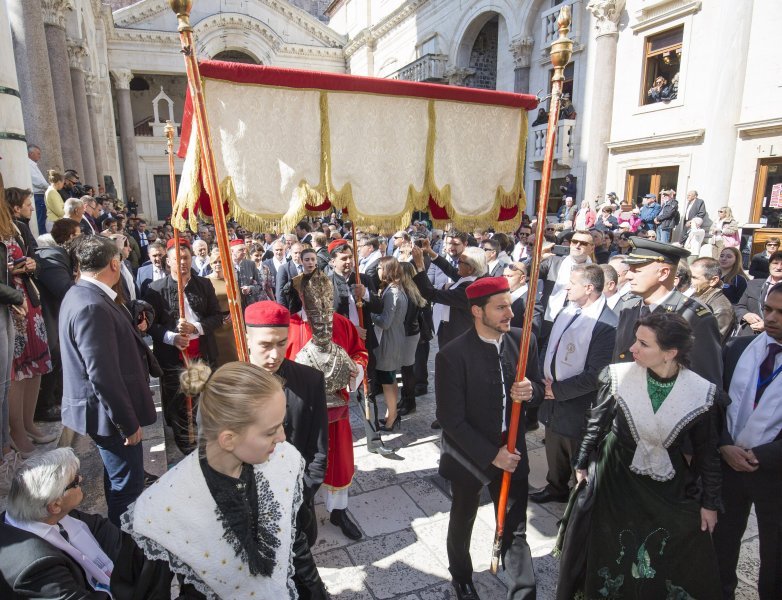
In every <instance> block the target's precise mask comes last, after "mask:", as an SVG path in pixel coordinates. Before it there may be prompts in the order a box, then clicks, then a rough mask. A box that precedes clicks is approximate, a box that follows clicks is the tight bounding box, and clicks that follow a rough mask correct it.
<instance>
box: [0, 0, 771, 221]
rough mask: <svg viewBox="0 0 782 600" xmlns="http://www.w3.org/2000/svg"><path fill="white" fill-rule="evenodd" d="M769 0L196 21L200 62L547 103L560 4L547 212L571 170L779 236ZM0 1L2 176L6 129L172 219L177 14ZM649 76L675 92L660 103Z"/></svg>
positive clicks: (584, 184)
mask: <svg viewBox="0 0 782 600" xmlns="http://www.w3.org/2000/svg"><path fill="white" fill-rule="evenodd" d="M776 2H777V0H742V1H741V2H736V3H731V4H732V8H731V10H729V11H725V10H722V9H721V8H720V5H721V3H719V2H704V1H703V0H460V1H459V2H455V1H454V2H451V1H444V0H332V1H331V2H328V1H327V0H291V1H286V0H220V1H219V2H218V1H217V0H198V1H196V2H194V9H193V14H192V22H193V24H194V29H195V35H196V39H197V48H196V50H197V53H198V55H199V56H202V57H209V58H220V59H225V60H238V61H243V62H252V63H261V64H266V65H275V66H284V67H294V68H296V67H299V68H308V69H319V70H326V71H333V72H349V73H353V74H358V75H371V76H377V77H393V78H399V79H408V80H415V81H428V82H438V83H445V84H450V85H466V86H475V87H487V88H494V89H498V90H508V91H518V92H526V93H533V94H538V95H539V96H540V97H541V98H543V101H542V103H541V106H542V107H544V108H547V102H548V101H547V98H546V96H547V94H548V91H549V89H550V76H551V63H550V60H549V56H548V54H549V48H550V45H551V43H552V41H553V40H554V39H556V37H557V26H556V19H557V15H558V13H559V10H560V9H561V7H562V5H563V4H569V5H571V8H572V15H573V22H572V26H571V31H570V37H571V39H573V41H574V52H573V58H572V62H571V64H570V65H569V66H568V67H567V69H566V73H565V75H566V81H565V91H566V92H568V93H569V94H570V95H571V99H572V102H573V105H574V107H575V110H576V113H577V116H576V118H575V119H563V120H561V121H560V124H559V128H558V131H557V144H556V149H555V155H554V158H555V162H554V170H553V179H554V181H553V185H552V190H554V193H552V196H551V204H550V207H551V209H552V210H554V209H555V208H556V204H557V202H558V200H559V198H558V195H557V191H558V188H559V183H560V181H561V180H562V179H563V178H564V176H565V175H566V174H568V173H571V174H573V175H574V176H575V177H576V180H577V184H578V194H577V200H578V201H581V200H583V199H584V198H590V199H593V198H595V197H597V196H599V195H603V194H605V193H606V192H609V191H613V192H616V193H617V194H618V195H619V196H620V198H624V199H627V200H629V201H634V200H637V199H638V198H639V197H640V196H642V195H643V194H645V193H648V192H652V193H657V192H659V190H660V189H662V188H663V187H672V188H674V189H676V190H679V192H680V193H681V195H680V198H683V197H684V193H685V192H686V190H687V189H690V188H694V189H697V190H698V192H699V194H700V196H701V197H703V198H704V199H705V200H706V203H707V206H708V208H709V211H710V213H711V214H712V215H716V211H717V208H718V207H720V206H722V205H725V204H729V205H730V206H731V207H732V208H733V210H734V214H735V215H736V218H737V219H739V221H742V222H764V223H765V224H766V225H767V227H768V228H771V229H770V230H771V231H773V229H778V230H779V231H780V232H782V223H780V217H782V199H779V192H780V191H782V190H780V186H779V185H777V184H782V159H780V149H782V120H781V119H780V116H779V110H778V107H779V106H780V105H782V85H780V83H781V82H782V66H780V62H779V61H774V60H769V58H768V56H770V55H773V50H772V44H773V42H772V40H773V39H774V38H775V32H776V31H779V29H780V27H781V26H782V13H781V12H780V11H779V10H777V9H776ZM734 4H735V6H733V5H734ZM0 7H3V8H4V9H5V11H6V15H4V16H5V17H6V18H7V19H8V22H9V24H10V30H9V29H7V28H6V26H4V25H3V22H2V21H1V20H0V50H3V49H5V48H6V47H8V46H9V44H12V43H13V56H14V58H15V62H14V65H15V68H9V64H10V63H11V62H13V61H11V60H10V59H9V55H8V53H7V52H2V53H0V87H2V88H3V89H5V88H8V89H12V90H18V91H19V94H18V95H16V96H14V95H13V94H0V107H2V108H3V111H2V112H0V114H2V117H0V130H2V131H4V132H8V133H10V134H11V135H10V136H9V135H5V136H2V135H0V150H3V151H2V152H0V156H3V158H4V160H3V162H2V163H0V164H1V165H2V167H3V172H4V175H6V178H8V175H7V174H6V172H7V166H10V165H12V164H13V165H16V164H17V163H18V164H20V165H21V164H25V163H24V160H23V159H24V158H26V157H24V156H23V155H24V148H23V146H24V143H23V141H18V140H16V141H15V140H14V134H15V135H16V137H17V138H24V139H26V140H28V141H30V142H33V143H36V144H38V145H40V146H41V148H42V150H43V154H44V159H43V160H42V163H43V164H44V165H45V166H58V167H61V168H64V167H75V168H77V169H78V170H79V171H80V173H81V174H82V179H83V180H84V181H99V182H102V183H105V184H106V185H109V186H111V185H113V186H114V187H115V189H116V191H117V193H118V194H119V195H120V196H121V197H124V198H130V197H133V198H134V199H136V200H137V201H138V202H139V203H140V207H141V211H142V212H143V213H144V214H145V215H147V216H148V217H150V218H152V219H156V218H158V217H160V216H163V215H164V214H165V212H166V207H167V205H168V203H169V202H170V200H169V198H168V191H167V190H168V185H167V183H166V181H167V179H166V177H167V166H166V158H165V155H164V152H163V150H164V146H165V141H164V139H163V138H162V126H163V123H164V122H165V120H167V119H169V118H172V117H173V120H174V121H175V122H177V123H178V122H179V120H180V119H181V114H182V105H183V101H184V96H185V89H186V81H185V78H184V65H183V61H182V57H181V54H180V52H179V40H178V36H177V34H176V31H175V29H176V21H175V17H174V15H173V13H171V11H170V9H169V8H168V3H167V1H166V0H140V1H135V2H133V1H131V0H112V2H111V3H110V4H105V3H103V2H101V0H29V1H28V0H0ZM14 65H11V66H14ZM658 78H662V80H665V84H664V86H663V87H664V88H665V91H664V92H663V87H660V88H659V90H658V91H655V90H652V89H651V88H653V87H654V81H655V80H658ZM662 95H664V96H665V97H664V98H663V97H661V96H662ZM653 96H654V98H653ZM6 107H7V110H6ZM20 116H21V117H22V118H20ZM534 118H535V115H531V117H530V123H532V121H534ZM21 121H23V123H22V122H21ZM0 133H2V132H0ZM545 141H546V125H545V124H542V125H532V124H530V132H529V137H528V145H527V164H526V184H525V185H526V192H527V197H528V198H536V197H537V190H538V189H539V185H540V170H541V167H542V163H543V149H544V147H545ZM6 148H7V150H6ZM20 151H21V154H20ZM20 156H21V158H19V157H20ZM6 157H8V158H6ZM14 157H16V158H14ZM6 160H9V162H6ZM13 171H14V174H13V175H12V176H11V178H12V179H13V178H14V177H20V176H21V175H19V172H20V170H19V169H18V168H16V167H14V169H13ZM774 186H777V187H774ZM774 190H777V191H776V192H775V191H774ZM774 194H776V195H774ZM772 196H773V200H772ZM777 206H778V207H779V208H777Z"/></svg>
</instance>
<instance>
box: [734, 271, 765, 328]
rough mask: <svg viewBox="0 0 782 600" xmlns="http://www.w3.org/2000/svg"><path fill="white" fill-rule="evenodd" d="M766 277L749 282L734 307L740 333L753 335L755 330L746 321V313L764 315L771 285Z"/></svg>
mask: <svg viewBox="0 0 782 600" xmlns="http://www.w3.org/2000/svg"><path fill="white" fill-rule="evenodd" d="M767 279H768V278H766V279H753V280H752V281H749V282H747V289H746V290H744V293H743V294H742V295H741V298H740V299H739V301H738V302H737V303H736V305H735V306H734V307H733V310H735V311H736V319H737V320H738V323H739V333H738V335H748V336H753V335H755V332H754V331H752V328H751V327H750V326H749V324H748V323H746V321H743V319H744V315H746V314H747V313H753V314H756V315H758V316H759V317H761V318H762V317H763V304H764V303H765V302H766V294H767V293H768V290H769V288H770V287H771V286H770V284H769V282H768V280H767Z"/></svg>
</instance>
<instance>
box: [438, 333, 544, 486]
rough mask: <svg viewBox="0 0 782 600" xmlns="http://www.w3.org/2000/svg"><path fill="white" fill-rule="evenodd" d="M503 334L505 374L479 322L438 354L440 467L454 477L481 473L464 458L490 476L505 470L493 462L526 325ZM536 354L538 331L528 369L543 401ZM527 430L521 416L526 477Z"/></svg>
mask: <svg viewBox="0 0 782 600" xmlns="http://www.w3.org/2000/svg"><path fill="white" fill-rule="evenodd" d="M503 338H504V340H503V343H502V365H503V369H502V377H501V376H500V375H501V374H500V365H499V357H498V355H497V349H496V347H495V346H494V345H493V344H489V343H486V342H484V341H483V340H481V338H479V337H478V333H477V331H476V330H475V328H474V327H472V328H470V330H469V331H467V332H465V333H463V334H462V335H460V336H459V337H457V338H456V339H454V340H453V341H452V342H451V343H449V344H447V345H446V346H444V347H442V348H440V351H439V352H438V353H437V357H436V358H435V397H436V399H437V420H438V421H439V422H440V425H442V428H443V441H444V445H443V452H442V455H441V457H440V468H439V472H440V475H442V476H443V477H445V478H446V479H448V480H450V481H452V482H455V483H456V482H460V483H464V484H469V485H474V484H475V481H476V477H475V476H474V475H473V474H472V473H471V472H470V470H469V469H468V468H466V467H465V466H464V464H463V462H464V461H468V463H469V464H471V465H472V466H473V467H474V469H476V470H478V471H481V472H482V473H483V474H484V475H485V477H486V478H487V479H495V478H498V477H500V476H501V475H502V471H501V470H500V469H498V468H497V467H495V466H494V465H492V461H493V460H494V458H495V457H496V456H497V453H498V452H499V449H500V447H502V445H503V443H502V423H503V414H502V404H503V390H502V382H503V380H504V382H505V393H506V394H507V402H506V406H505V417H504V418H505V420H506V422H508V423H509V422H510V413H511V407H512V405H513V402H512V401H511V399H510V388H511V385H512V384H513V381H514V380H515V377H516V366H517V364H518V361H519V343H520V340H521V330H519V329H515V328H511V330H510V333H507V334H505V335H504V336H503ZM537 356H538V345H537V341H536V340H535V337H534V336H533V337H532V338H531V342H530V347H529V360H528V361H527V372H526V377H527V378H528V379H529V380H530V381H531V382H532V386H533V399H532V401H531V404H532V405H533V406H535V405H539V404H540V403H541V402H542V401H543V393H544V385H543V377H542V375H541V372H540V368H539V366H538V360H537ZM524 435H525V431H524V417H523V415H522V417H521V418H520V419H519V434H518V438H517V441H516V448H517V449H518V450H519V452H520V453H521V462H520V463H519V466H518V467H517V468H516V471H515V472H514V473H513V477H514V478H517V477H519V478H525V477H526V476H527V475H528V473H529V459H528V456H527V449H526V442H525V439H524Z"/></svg>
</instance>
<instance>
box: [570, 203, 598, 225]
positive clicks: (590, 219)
mask: <svg viewBox="0 0 782 600" xmlns="http://www.w3.org/2000/svg"><path fill="white" fill-rule="evenodd" d="M596 222H597V213H596V212H595V209H594V208H592V201H591V200H588V199H586V198H584V201H583V202H582V203H581V208H579V209H578V212H577V213H576V221H575V226H574V227H573V229H574V230H575V231H588V230H589V229H591V228H592V227H594V226H595V223H596Z"/></svg>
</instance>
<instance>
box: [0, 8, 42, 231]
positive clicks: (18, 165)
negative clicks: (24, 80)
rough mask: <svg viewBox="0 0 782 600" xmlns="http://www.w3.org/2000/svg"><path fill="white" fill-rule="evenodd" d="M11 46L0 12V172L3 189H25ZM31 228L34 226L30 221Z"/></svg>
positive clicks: (24, 146)
mask: <svg viewBox="0 0 782 600" xmlns="http://www.w3.org/2000/svg"><path fill="white" fill-rule="evenodd" d="M13 47H14V46H13V42H12V41H11V29H10V27H9V26H8V17H7V16H6V12H5V11H4V10H2V9H0V156H2V157H3V160H2V162H0V173H2V175H3V183H4V184H5V185H6V187H11V186H14V187H23V188H29V187H30V169H29V167H28V161H27V140H26V139H25V135H24V119H23V117H22V100H21V98H20V96H19V82H18V80H17V78H16V65H15V64H14V52H13ZM32 221H35V219H34V218H33V219H32ZM31 225H34V223H33V222H31Z"/></svg>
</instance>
